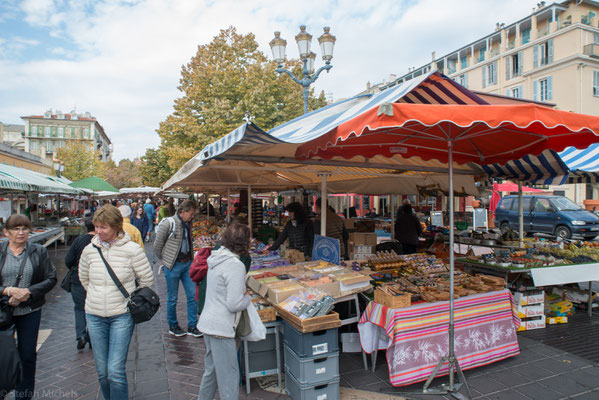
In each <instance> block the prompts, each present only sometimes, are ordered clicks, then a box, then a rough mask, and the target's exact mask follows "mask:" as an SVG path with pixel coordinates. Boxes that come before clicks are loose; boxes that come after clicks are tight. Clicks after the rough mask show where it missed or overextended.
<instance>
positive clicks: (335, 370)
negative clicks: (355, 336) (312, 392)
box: [284, 346, 339, 385]
mask: <svg viewBox="0 0 599 400" xmlns="http://www.w3.org/2000/svg"><path fill="white" fill-rule="evenodd" d="M284 347H285V369H286V370H287V371H289V372H290V373H291V375H293V376H294V377H295V379H296V380H297V381H298V382H299V383H300V384H301V385H304V384H310V383H312V382H320V381H330V380H331V379H334V378H337V377H338V376H339V352H336V353H327V354H323V355H320V356H314V357H300V356H298V355H297V354H295V352H294V351H293V350H291V349H290V348H289V347H287V346H284Z"/></svg>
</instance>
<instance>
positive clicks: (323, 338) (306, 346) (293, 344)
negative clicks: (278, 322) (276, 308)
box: [283, 321, 339, 357]
mask: <svg viewBox="0 0 599 400" xmlns="http://www.w3.org/2000/svg"><path fill="white" fill-rule="evenodd" d="M338 332H339V328H331V329H327V330H323V331H316V332H308V333H302V332H300V331H298V330H297V329H295V328H294V327H293V326H291V325H289V324H288V323H287V322H286V321H283V334H284V335H285V343H286V344H287V345H288V346H289V347H290V348H291V349H292V350H293V351H295V353H296V354H297V355H299V356H300V357H313V356H318V355H321V354H327V353H335V352H336V351H338V350H339V333H338Z"/></svg>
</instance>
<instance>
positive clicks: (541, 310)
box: [518, 304, 545, 318]
mask: <svg viewBox="0 0 599 400" xmlns="http://www.w3.org/2000/svg"><path fill="white" fill-rule="evenodd" d="M541 315H543V316H544V315H545V305H544V304H533V305H530V306H520V305H519V306H518V316H519V317H520V318H530V317H538V316H541Z"/></svg>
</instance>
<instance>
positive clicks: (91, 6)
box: [0, 0, 535, 160]
mask: <svg viewBox="0 0 599 400" xmlns="http://www.w3.org/2000/svg"><path fill="white" fill-rule="evenodd" d="M534 5H535V1H534V0H532V1H531V0H526V1H522V0H504V1H501V2H498V1H494V0H461V1H458V0H453V1H449V0H446V1H443V0H421V1H413V0H410V1H408V0H405V1H398V0H373V1H369V2H360V1H345V0H338V1H334V2H327V1H322V0H305V1H303V2H287V1H285V2H282V1H279V0H262V1H260V2H244V1H238V0H218V1H207V0H198V1H195V0H194V1H189V0H172V1H168V0H144V1H141V0H140V1H122V0H104V1H99V0H98V1H93V0H85V1H80V0H55V1H52V0H25V1H23V2H22V3H21V11H20V12H21V18H22V23H23V24H26V25H27V27H29V28H31V29H38V30H39V29H42V30H44V32H46V36H48V42H44V41H42V42H36V40H40V39H39V37H37V39H31V38H29V37H24V35H23V34H21V33H22V32H21V33H20V37H19V40H16V41H15V40H12V39H9V38H7V37H6V36H1V38H0V55H2V58H1V59H0V76H9V77H11V79H2V80H0V93H2V96H0V120H1V121H3V122H8V123H20V122H21V121H20V118H19V117H20V116H22V115H27V114H36V113H42V112H43V111H45V110H46V109H48V108H51V107H52V108H54V109H61V110H64V111H68V110H71V109H72V108H73V107H74V106H76V107H77V110H78V111H81V112H83V111H89V112H91V113H92V115H94V116H96V117H97V119H98V121H99V122H100V123H101V124H102V126H103V127H104V129H105V131H106V133H107V134H108V136H109V137H110V138H111V140H112V142H113V143H114V158H115V159H116V160H119V159H121V158H131V157H134V156H137V155H142V154H144V153H145V149H146V148H147V147H156V146H157V145H158V143H159V138H158V135H157V134H156V133H155V130H156V129H157V128H158V124H159V123H160V122H161V121H163V120H164V119H165V118H166V116H167V115H168V114H170V113H171V112H172V106H173V101H174V100H175V99H176V98H177V97H179V96H180V95H181V93H180V92H178V91H177V89H176V88H177V85H178V84H179V78H180V72H181V66H182V65H184V64H186V63H188V62H189V61H190V59H191V57H193V56H194V55H195V53H196V51H197V46H198V45H201V44H205V43H208V42H210V41H211V40H212V38H213V37H214V36H215V35H217V34H218V32H219V30H220V29H224V28H226V27H228V26H229V25H233V26H235V27H237V28H238V31H239V32H240V33H244V34H245V33H249V32H253V33H254V34H255V35H256V39H257V41H258V43H259V44H260V48H261V50H262V51H264V52H265V54H267V55H268V56H269V57H270V48H269V47H268V42H269V41H270V40H271V39H272V37H273V32H274V31H275V30H280V31H281V32H282V33H281V35H282V37H284V38H285V39H286V40H287V42H288V48H287V54H288V56H290V57H297V48H296V45H295V40H294V36H295V35H296V34H297V32H298V31H299V25H301V24H306V25H307V26H308V31H309V32H310V33H311V34H312V35H313V36H314V42H313V46H314V47H315V50H316V52H317V53H319V52H320V49H319V48H318V44H317V42H316V40H315V39H316V38H317V37H318V36H320V35H321V34H322V27H323V26H330V27H331V33H332V34H333V35H335V36H336V37H337V44H336V46H335V55H334V59H333V62H332V63H333V69H332V70H331V72H330V73H329V74H323V75H321V77H320V78H319V79H318V81H317V82H316V84H315V88H316V90H317V92H320V90H324V91H325V92H326V93H332V94H333V97H334V99H339V98H343V97H347V96H351V95H354V94H356V93H358V92H360V91H362V90H363V89H364V88H365V86H366V82H367V81H370V82H372V83H376V82H380V81H382V80H383V79H385V78H388V76H389V74H396V75H398V76H399V75H402V74H404V73H406V72H407V69H408V67H418V66H421V65H423V64H425V63H428V62H430V60H431V52H432V51H436V54H437V55H438V56H441V55H444V54H445V53H446V52H449V51H452V50H454V49H457V48H458V47H460V46H463V45H465V44H467V43H469V42H471V41H472V40H474V39H477V38H479V37H481V36H483V35H486V34H489V33H491V32H492V31H493V30H494V27H495V23H496V22H506V23H511V22H514V21H516V20H518V19H520V18H523V17H525V16H526V15H529V14H530V9H531V7H533V6H534ZM1 6H2V3H0V7H1ZM13 12H14V9H13ZM2 27H3V26H2V21H1V20H0V31H1V30H2ZM23 32H26V30H24V31H23ZM56 37H59V38H60V39H61V41H62V42H65V43H62V42H61V43H60V44H57V43H56V42H52V38H56ZM27 47H29V48H39V47H43V48H45V49H48V51H47V52H46V54H45V55H44V56H43V57H37V58H32V59H31V60H25V61H21V60H20V59H18V58H17V57H16V56H15V54H16V52H19V51H23V50H24V49H25V48H27ZM319 65H322V62H321V61H318V62H317V67H318V66H319ZM281 79H288V78H284V77H281ZM240 123H241V121H240ZM223 133H224V132H223Z"/></svg>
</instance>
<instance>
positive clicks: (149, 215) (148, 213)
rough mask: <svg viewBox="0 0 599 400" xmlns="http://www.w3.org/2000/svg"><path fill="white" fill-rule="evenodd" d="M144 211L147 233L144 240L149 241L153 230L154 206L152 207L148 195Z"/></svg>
mask: <svg viewBox="0 0 599 400" xmlns="http://www.w3.org/2000/svg"><path fill="white" fill-rule="evenodd" d="M144 211H145V213H146V218H147V219H148V233H147V235H146V242H149V241H150V238H151V236H152V232H153V231H154V219H155V218H156V208H154V205H153V204H152V199H150V198H149V197H148V199H147V200H146V204H144Z"/></svg>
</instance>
